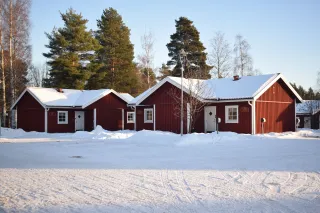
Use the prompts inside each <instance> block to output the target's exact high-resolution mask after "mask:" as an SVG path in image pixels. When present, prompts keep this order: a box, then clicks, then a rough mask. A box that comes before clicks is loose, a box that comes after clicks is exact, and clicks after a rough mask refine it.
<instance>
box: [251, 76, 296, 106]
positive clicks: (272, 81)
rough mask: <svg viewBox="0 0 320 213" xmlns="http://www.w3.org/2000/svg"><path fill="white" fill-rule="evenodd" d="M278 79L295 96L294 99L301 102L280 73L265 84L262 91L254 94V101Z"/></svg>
mask: <svg viewBox="0 0 320 213" xmlns="http://www.w3.org/2000/svg"><path fill="white" fill-rule="evenodd" d="M280 78H281V79H282V80H283V82H284V83H285V84H286V85H287V86H288V87H289V89H290V90H291V91H292V92H293V94H294V95H295V96H296V98H297V99H298V100H299V101H300V102H302V98H301V97H300V95H299V94H298V93H297V92H296V90H295V89H294V88H293V87H292V86H291V85H290V83H289V82H288V81H287V80H286V79H285V78H284V77H283V75H282V74H280V73H279V74H278V75H277V76H276V77H275V78H273V79H272V80H271V81H270V82H269V83H267V85H266V86H265V87H264V88H262V89H260V90H258V91H257V92H255V94H254V95H253V97H254V100H257V99H258V98H259V97H260V96H261V95H262V94H263V93H265V91H267V90H268V89H269V88H270V87H271V86H272V85H273V84H274V83H275V82H277V81H278V80H279V79H280Z"/></svg>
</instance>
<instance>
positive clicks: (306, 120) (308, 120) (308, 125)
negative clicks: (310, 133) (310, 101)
mask: <svg viewBox="0 0 320 213" xmlns="http://www.w3.org/2000/svg"><path fill="white" fill-rule="evenodd" d="M304 128H309V129H310V128H311V117H310V116H308V117H304Z"/></svg>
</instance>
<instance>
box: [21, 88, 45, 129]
mask: <svg viewBox="0 0 320 213" xmlns="http://www.w3.org/2000/svg"><path fill="white" fill-rule="evenodd" d="M17 115H18V118H17V124H18V128H21V129H23V130H25V131H37V132H44V131H45V130H44V108H43V107H42V106H41V105H40V104H39V102H38V101H37V100H36V99H34V98H33V97H32V95H30V93H29V92H26V93H25V94H24V95H23V97H22V98H21V99H20V101H19V102H18V104H17Z"/></svg>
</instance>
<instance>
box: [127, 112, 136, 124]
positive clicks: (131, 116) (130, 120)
mask: <svg viewBox="0 0 320 213" xmlns="http://www.w3.org/2000/svg"><path fill="white" fill-rule="evenodd" d="M127 123H134V112H127Z"/></svg>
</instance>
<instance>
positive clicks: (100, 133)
mask: <svg viewBox="0 0 320 213" xmlns="http://www.w3.org/2000/svg"><path fill="white" fill-rule="evenodd" d="M134 133H135V132H134V131H130V130H123V131H108V130H105V129H103V128H102V127H101V126H100V125H98V126H97V127H96V128H95V129H94V130H92V131H91V132H86V131H78V132H76V133H74V134H73V135H72V138H74V139H94V140H108V139H126V138H129V137H131V136H132V135H133V134H134Z"/></svg>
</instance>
